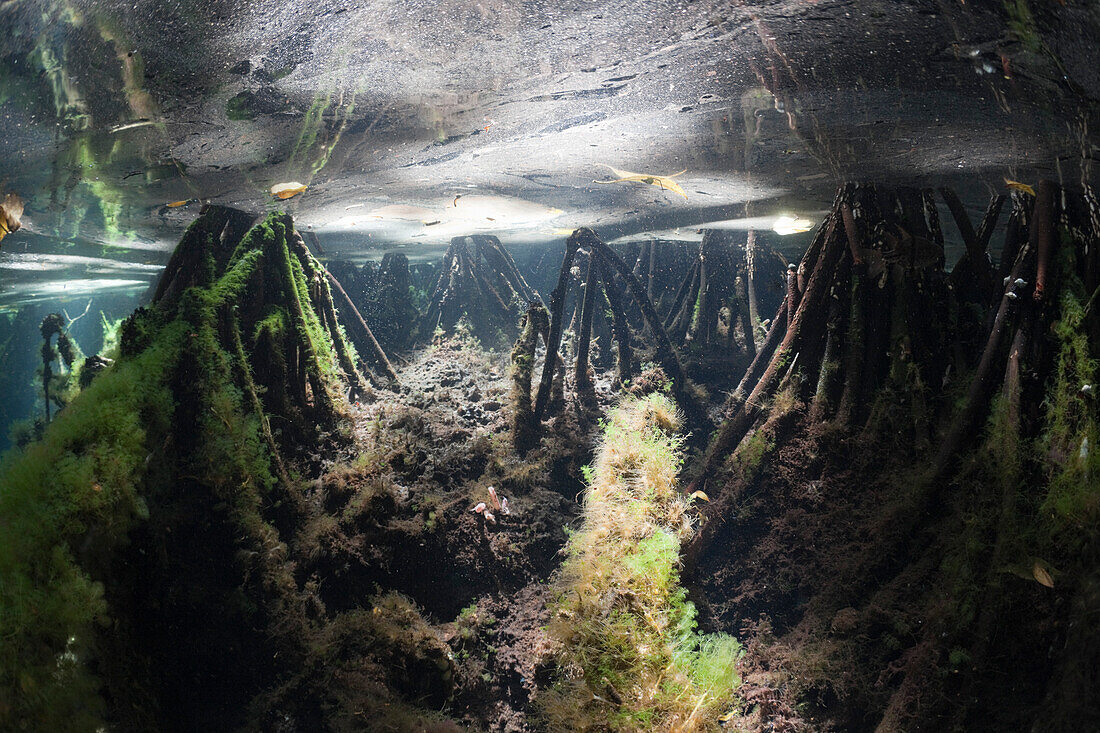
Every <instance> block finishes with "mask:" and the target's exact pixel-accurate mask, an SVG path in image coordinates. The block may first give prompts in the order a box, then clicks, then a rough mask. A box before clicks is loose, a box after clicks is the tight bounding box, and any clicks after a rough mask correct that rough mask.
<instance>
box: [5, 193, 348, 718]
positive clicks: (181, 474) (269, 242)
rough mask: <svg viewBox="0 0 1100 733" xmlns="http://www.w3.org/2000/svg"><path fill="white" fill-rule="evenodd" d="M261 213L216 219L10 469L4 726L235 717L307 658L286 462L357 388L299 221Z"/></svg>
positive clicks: (295, 504)
mask: <svg viewBox="0 0 1100 733" xmlns="http://www.w3.org/2000/svg"><path fill="white" fill-rule="evenodd" d="M250 224H251V217H249V216H247V215H245V214H243V213H241V212H236V211H232V210H230V209H225V208H221V207H208V208H207V209H206V210H204V212H203V214H202V215H201V216H200V217H199V219H198V220H197V221H196V222H195V223H194V224H193V225H192V226H191V227H190V228H189V229H188V231H187V233H186V235H185V236H184V239H183V241H182V242H181V244H180V245H179V247H178V248H177V250H176V252H175V254H174V255H173V258H172V261H171V262H170V263H169V265H168V269H167V270H166V271H165V273H164V275H163V277H162V279H161V281H160V283H159V285H158V288H157V291H156V294H155V296H154V299H153V303H152V304H151V305H150V306H149V307H148V308H147V309H142V310H139V311H138V312H137V313H135V314H134V315H133V316H132V317H131V318H130V319H129V320H128V321H127V322H126V323H125V324H124V326H123V329H122V343H121V347H120V354H119V358H118V359H117V360H116V362H115V364H114V365H113V366H112V367H111V368H109V369H107V370H106V371H104V372H103V373H102V374H101V375H99V376H98V377H97V378H96V379H94V380H93V381H92V382H91V384H90V385H89V386H88V387H87V389H86V390H85V391H84V392H83V393H81V394H80V395H79V397H77V398H76V399H75V400H74V401H73V402H72V404H71V405H69V406H68V407H67V408H66V409H65V410H63V411H62V412H61V413H60V414H59V415H58V417H57V419H56V420H55V421H54V422H53V423H52V424H51V425H50V427H49V429H48V430H47V431H46V433H45V436H44V437H43V439H42V440H41V441H39V442H37V443H34V444H32V445H30V446H28V447H27V448H26V449H25V450H23V451H21V452H13V453H10V454H9V455H7V456H6V457H5V459H4V461H3V463H2V465H0V589H2V592H0V728H2V729H5V730H14V729H25V730H92V729H95V728H96V727H97V726H99V725H102V724H104V723H105V721H110V722H111V723H113V724H116V725H119V726H120V729H125V730H139V729H163V728H164V727H165V726H166V725H167V727H169V728H184V729H204V728H206V729H210V725H214V727H216V728H218V729H225V728H232V727H237V726H239V725H240V724H241V723H242V722H243V721H242V719H241V716H243V713H244V711H245V709H246V707H247V703H248V701H249V700H250V698H251V696H252V695H254V694H256V692H257V690H258V689H260V688H261V687H262V686H264V685H265V684H267V683H268V682H269V681H270V679H271V678H272V677H273V676H275V675H277V674H278V671H279V669H281V668H283V666H284V665H289V664H293V663H294V660H295V659H297V658H300V656H301V650H300V649H299V647H300V646H301V645H302V643H303V642H302V641H301V638H300V630H301V627H302V625H303V624H304V623H305V621H304V615H303V612H302V611H301V610H300V609H299V608H297V605H296V604H299V603H300V601H298V600H296V599H297V598H298V594H297V593H296V590H297V587H296V585H295V581H294V578H293V575H292V574H291V566H290V564H289V563H288V561H287V559H286V545H285V538H284V535H285V534H286V533H287V532H288V531H289V529H288V528H289V527H292V526H293V524H294V521H293V520H294V517H295V516H296V515H297V514H298V513H299V512H300V511H301V505H302V498H301V496H300V494H299V489H298V488H297V485H296V483H295V482H294V481H293V480H292V478H291V476H290V474H289V472H288V469H287V462H286V461H284V459H283V457H282V455H281V454H282V453H284V452H285V451H286V450H287V446H290V445H299V446H308V445H316V444H317V443H318V441H319V440H320V437H321V436H322V434H328V435H333V434H335V435H337V436H339V433H340V424H341V415H342V414H343V413H344V412H345V411H346V405H347V402H346V398H345V396H344V393H345V390H347V389H349V388H351V389H359V388H360V386H361V380H362V378H361V377H360V376H359V374H358V373H357V372H356V369H355V366H354V364H355V355H354V353H353V352H352V351H351V350H350V347H349V346H348V345H347V344H346V342H345V340H344V339H343V334H342V333H341V331H340V328H339V326H338V325H337V324H336V322H335V318H334V316H333V315H332V306H331V298H330V296H328V289H327V285H326V283H325V280H324V279H323V277H321V276H320V271H319V268H318V267H317V265H316V263H315V261H314V260H312V258H311V257H310V255H309V253H308V251H306V250H305V247H304V245H302V244H301V240H300V239H299V238H298V237H297V234H296V232H295V231H294V229H293V224H292V222H291V221H290V218H289V217H287V216H285V215H280V214H273V215H271V216H269V217H268V218H267V219H265V220H264V221H263V222H261V223H259V224H257V225H256V226H254V227H252V228H251V229H249V225H250ZM337 439H338V437H337ZM227 659H231V660H232V664H226V660H227ZM167 721H171V722H170V723H168V722H167Z"/></svg>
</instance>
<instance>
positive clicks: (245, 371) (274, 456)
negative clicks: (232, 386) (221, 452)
mask: <svg viewBox="0 0 1100 733" xmlns="http://www.w3.org/2000/svg"><path fill="white" fill-rule="evenodd" d="M223 308H224V309H225V314H224V318H225V319H226V321H227V322H228V324H229V331H230V334H231V339H232V346H233V355H234V356H235V357H236V361H237V368H238V370H239V371H240V376H241V383H242V384H244V387H245V393H246V394H247V395H248V401H249V404H250V405H251V406H252V412H254V413H255V414H256V417H257V418H258V419H259V421H260V432H261V433H262V434H263V437H264V442H265V443H267V447H268V450H270V451H271V460H272V461H273V462H274V463H275V472H276V474H277V475H278V477H279V481H280V482H282V484H283V488H284V489H285V490H290V487H291V486H292V483H291V480H290V474H289V473H287V470H286V464H285V463H283V456H282V453H281V452H280V451H279V447H278V445H276V443H275V436H274V435H273V434H272V432H271V421H270V420H269V419H268V416H267V413H266V412H264V408H263V403H261V402H260V395H259V392H258V391H257V389H256V382H255V380H253V378H252V369H251V367H250V366H249V359H248V355H247V354H246V353H245V350H244V344H243V343H242V342H241V326H240V323H239V322H238V320H237V318H236V316H235V315H234V314H233V308H232V306H231V305H230V304H229V303H226V304H225V305H224V306H223Z"/></svg>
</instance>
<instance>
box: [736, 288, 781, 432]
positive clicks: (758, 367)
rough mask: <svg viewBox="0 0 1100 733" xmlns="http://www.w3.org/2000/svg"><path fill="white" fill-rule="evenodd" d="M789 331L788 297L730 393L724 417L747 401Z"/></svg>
mask: <svg viewBox="0 0 1100 733" xmlns="http://www.w3.org/2000/svg"><path fill="white" fill-rule="evenodd" d="M786 333H787V300H786V298H784V299H783V301H782V302H781V303H780V305H779V310H778V311H776V312H775V317H774V318H772V322H771V325H770V326H769V327H768V334H767V335H766V336H765V337H764V343H762V344H761V345H760V350H759V351H757V352H756V357H755V358H753V360H752V363H751V364H749V368H748V369H747V370H746V371H745V375H744V376H743V377H741V381H740V382H738V384H737V388H736V389H735V390H734V391H733V393H732V394H731V395H730V398H729V399H728V400H727V401H726V405H725V407H724V408H723V409H722V414H723V416H724V417H729V416H730V415H732V414H733V413H734V412H736V411H737V410H738V409H740V407H741V405H742V404H743V403H744V402H745V397H746V396H747V395H748V392H749V387H750V386H751V385H754V384H756V382H757V381H758V380H759V379H760V375H761V374H763V373H764V369H766V368H767V366H768V364H769V363H770V362H771V358H772V355H773V354H774V353H775V350H776V348H777V347H778V346H779V342H780V341H782V340H783V336H785V335H786Z"/></svg>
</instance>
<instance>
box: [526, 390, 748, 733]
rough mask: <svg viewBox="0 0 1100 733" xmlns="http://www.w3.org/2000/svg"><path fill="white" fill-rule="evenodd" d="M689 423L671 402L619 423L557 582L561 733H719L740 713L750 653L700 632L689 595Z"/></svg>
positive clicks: (556, 714)
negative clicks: (680, 433)
mask: <svg viewBox="0 0 1100 733" xmlns="http://www.w3.org/2000/svg"><path fill="white" fill-rule="evenodd" d="M679 423H680V417H679V415H678V414H677V412H676V408H675V407H674V406H673V404H672V402H671V401H670V400H669V398H668V397H667V396H665V395H663V394H654V395H650V396H648V397H646V398H644V399H637V398H628V399H627V400H625V401H624V402H623V403H622V404H620V406H619V407H618V408H616V409H615V410H614V411H613V412H612V413H611V415H610V418H609V419H608V423H607V428H606V433H605V435H604V437H603V442H602V443H601V445H600V446H599V448H598V450H597V455H596V461H595V463H594V464H593V466H592V467H591V469H589V470H588V471H587V472H586V473H587V479H588V484H589V486H588V490H587V491H586V493H585V518H584V523H583V525H582V527H581V529H580V530H579V531H578V532H577V533H576V534H574V535H573V536H572V538H571V539H570V541H569V546H568V550H569V559H568V560H567V561H566V563H565V565H564V566H563V568H562V572H561V576H560V578H559V579H558V581H557V582H558V588H559V590H560V596H559V598H558V600H557V602H556V604H555V608H554V609H553V610H554V615H553V618H552V621H551V624H550V628H549V631H550V634H551V636H552V637H554V638H555V639H556V641H558V642H559V643H560V644H561V650H560V652H559V655H558V659H557V662H558V665H559V675H558V679H557V682H556V683H555V685H554V687H553V688H551V689H550V690H548V691H546V692H545V693H543V694H542V695H541V696H540V698H539V699H540V700H541V710H542V713H543V716H544V718H545V719H546V722H547V725H548V727H549V728H550V729H551V730H554V731H577V730H613V731H636V730H662V731H704V730H718V729H719V726H720V721H721V720H722V719H726V718H728V713H729V712H730V711H731V710H732V709H733V706H734V704H735V700H734V690H735V688H736V686H737V684H738V682H739V678H738V674H737V669H736V666H737V660H738V658H739V656H740V647H739V645H738V644H737V642H736V640H734V639H733V638H731V637H729V636H725V635H714V636H702V635H699V634H697V633H696V631H695V608H694V607H693V605H692V604H691V603H690V602H689V601H688V600H687V598H686V594H685V592H684V589H683V588H681V587H680V585H679V572H678V569H677V568H678V563H679V550H680V543H681V541H683V540H684V539H686V538H687V537H688V536H689V535H690V534H691V522H690V516H689V514H688V508H689V503H690V499H688V498H686V497H684V496H683V495H682V494H681V493H680V492H679V491H678V490H677V481H676V477H677V473H678V471H679V468H680V463H681V448H680V442H681V439H680V438H678V437H676V436H675V435H674V433H675V431H676V430H677V429H678V427H679Z"/></svg>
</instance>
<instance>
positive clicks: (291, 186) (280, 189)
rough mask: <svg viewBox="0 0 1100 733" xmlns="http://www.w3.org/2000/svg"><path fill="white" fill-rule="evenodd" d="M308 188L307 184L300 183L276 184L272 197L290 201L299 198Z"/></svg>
mask: <svg viewBox="0 0 1100 733" xmlns="http://www.w3.org/2000/svg"><path fill="white" fill-rule="evenodd" d="M307 188H308V186H306V185H305V184H302V183H299V182H298V181H290V182H289V183H276V184H275V185H274V186H272V187H271V195H272V196H274V197H275V198H277V199H288V198H290V197H291V196H297V195H298V194H300V193H302V192H303V191H305V190H306V189H307Z"/></svg>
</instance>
